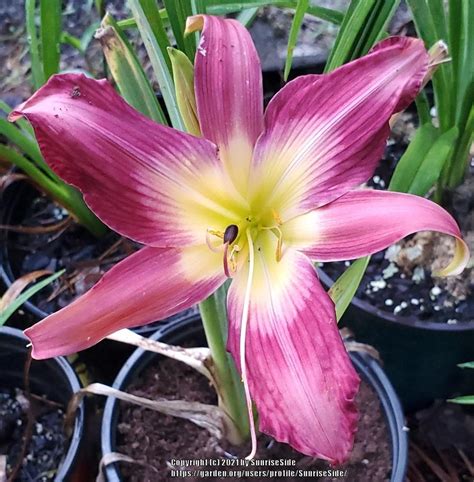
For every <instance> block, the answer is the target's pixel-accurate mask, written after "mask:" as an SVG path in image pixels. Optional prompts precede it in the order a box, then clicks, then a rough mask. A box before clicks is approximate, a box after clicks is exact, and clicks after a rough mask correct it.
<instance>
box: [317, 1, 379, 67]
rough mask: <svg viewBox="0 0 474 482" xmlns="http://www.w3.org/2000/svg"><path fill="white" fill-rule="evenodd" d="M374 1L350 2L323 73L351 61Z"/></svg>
mask: <svg viewBox="0 0 474 482" xmlns="http://www.w3.org/2000/svg"><path fill="white" fill-rule="evenodd" d="M376 1H377V0H366V1H360V0H352V2H351V4H350V6H349V8H348V10H347V13H346V15H344V20H343V22H342V25H341V28H340V29H339V33H338V35H337V37H336V41H335V43H334V46H333V48H332V49H331V53H330V54H329V58H328V61H327V63H326V67H325V69H324V71H325V72H330V71H332V70H334V69H335V68H337V67H339V66H341V65H342V64H344V63H346V62H347V61H349V60H351V59H352V54H353V51H354V48H355V45H356V43H357V40H358V39H359V38H360V35H361V34H362V32H363V29H364V26H365V24H366V22H367V19H368V18H369V16H370V14H371V12H372V10H373V8H374V6H375V4H376Z"/></svg>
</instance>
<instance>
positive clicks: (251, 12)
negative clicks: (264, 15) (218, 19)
mask: <svg viewBox="0 0 474 482" xmlns="http://www.w3.org/2000/svg"><path fill="white" fill-rule="evenodd" d="M257 14H258V7H254V8H246V9H245V10H242V11H241V12H239V13H238V14H237V16H236V17H235V18H236V19H237V20H238V21H239V22H240V23H241V24H242V25H243V26H244V27H247V28H248V27H250V25H251V24H252V22H253V21H254V20H255V17H256V16H257Z"/></svg>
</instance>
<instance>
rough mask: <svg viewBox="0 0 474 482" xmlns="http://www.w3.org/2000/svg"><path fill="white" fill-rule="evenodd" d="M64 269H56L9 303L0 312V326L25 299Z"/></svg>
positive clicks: (62, 272)
mask: <svg viewBox="0 0 474 482" xmlns="http://www.w3.org/2000/svg"><path fill="white" fill-rule="evenodd" d="M65 271H66V270H64V269H63V270H61V271H58V272H57V273H54V274H52V275H51V276H48V277H47V278H45V279H44V280H42V281H40V282H38V283H35V284H34V285H33V286H31V287H30V288H28V289H27V290H26V291H25V292H23V293H22V294H21V295H20V296H18V298H16V299H15V301H13V303H11V304H10V305H9V306H8V307H7V308H6V310H4V311H2V312H0V326H2V325H4V324H5V323H6V321H7V320H8V318H10V316H12V315H13V313H15V311H16V310H17V309H18V308H19V307H20V306H21V305H22V304H23V303H25V301H28V300H29V299H30V298H31V297H32V296H33V295H35V294H36V293H38V291H40V290H42V289H43V288H44V287H45V286H48V285H49V284H50V283H52V282H53V281H54V280H55V279H57V278H59V277H60V276H61V275H62V274H64V272H65Z"/></svg>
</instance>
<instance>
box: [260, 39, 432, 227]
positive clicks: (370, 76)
mask: <svg viewBox="0 0 474 482" xmlns="http://www.w3.org/2000/svg"><path fill="white" fill-rule="evenodd" d="M428 61H429V58H428V54H427V52H426V50H425V48H424V46H423V42H422V41H421V40H418V39H414V38H409V37H394V38H389V39H387V40H385V41H383V42H381V43H380V44H378V46H377V48H375V49H374V50H373V52H372V53H370V54H369V55H366V56H365V57H362V58H360V59H358V60H355V61H353V62H350V63H348V64H346V65H343V66H342V67H340V68H338V69H336V70H335V71H333V72H332V73H330V74H328V75H308V76H303V77H299V78H297V79H295V80H294V81H292V82H289V83H288V84H287V85H286V86H285V87H284V88H283V89H282V90H281V91H280V92H279V93H278V94H277V95H275V97H274V98H273V99H272V100H271V102H270V104H269V106H268V108H267V111H266V113H265V132H264V134H263V135H262V137H261V138H260V139H259V141H258V143H257V146H256V148H255V156H254V160H253V164H254V165H253V173H252V179H253V180H254V181H255V182H254V183H253V184H251V192H253V193H254V196H255V197H256V198H258V199H259V200H260V199H261V200H262V202H265V203H268V205H271V206H274V205H276V206H280V214H281V216H282V217H283V218H287V219H288V218H291V217H293V216H295V215H297V214H302V213H304V212H305V211H309V210H310V209H314V208H316V207H318V206H322V205H324V204H327V203H328V202H331V201H333V200H334V199H337V198H338V197H339V196H341V195H342V194H344V193H345V192H347V191H348V190H350V189H351V188H354V187H355V186H357V185H359V184H361V183H363V182H365V181H367V180H368V179H369V178H370V176H371V175H372V174H373V171H374V169H375V166H376V164H377V163H378V161H379V160H380V158H381V156H382V153H383V150H384V148H385V143H386V139H387V137H388V134H389V125H388V121H389V119H390V117H391V116H392V115H393V114H394V113H395V112H398V111H400V110H401V109H403V108H405V107H406V106H407V104H409V103H410V102H411V101H412V100H413V99H414V98H415V96H416V95H417V94H418V92H419V89H420V86H421V83H422V81H423V78H424V76H425V74H426V72H427V69H428ZM263 177H265V179H266V183H265V188H266V189H265V190H264V191H262V188H261V186H260V183H261V179H262V178H263Z"/></svg>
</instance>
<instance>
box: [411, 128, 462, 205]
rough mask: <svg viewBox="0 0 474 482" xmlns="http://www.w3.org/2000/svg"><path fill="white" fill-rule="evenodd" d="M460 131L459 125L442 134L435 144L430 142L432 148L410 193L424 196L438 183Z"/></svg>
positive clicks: (412, 183) (414, 179)
mask: <svg viewBox="0 0 474 482" xmlns="http://www.w3.org/2000/svg"><path fill="white" fill-rule="evenodd" d="M458 134H459V131H458V128H457V127H453V128H451V129H450V130H449V131H448V132H445V133H444V134H442V135H441V136H440V137H439V138H438V139H437V140H436V141H435V142H434V144H430V145H429V146H430V149H429V150H428V153H427V154H426V156H425V157H424V158H422V159H423V161H422V163H421V164H420V166H419V167H418V169H417V172H416V175H415V176H414V178H413V180H412V182H411V184H410V188H409V189H408V191H407V192H408V193H410V194H416V195H418V196H424V195H425V194H426V193H427V192H428V191H429V190H430V188H431V187H432V186H433V185H434V184H435V183H436V181H437V180H438V178H439V177H440V175H441V172H442V170H443V167H444V166H445V164H446V161H447V160H448V159H449V158H450V155H451V153H452V152H453V150H454V146H455V143H456V139H457V137H458Z"/></svg>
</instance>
